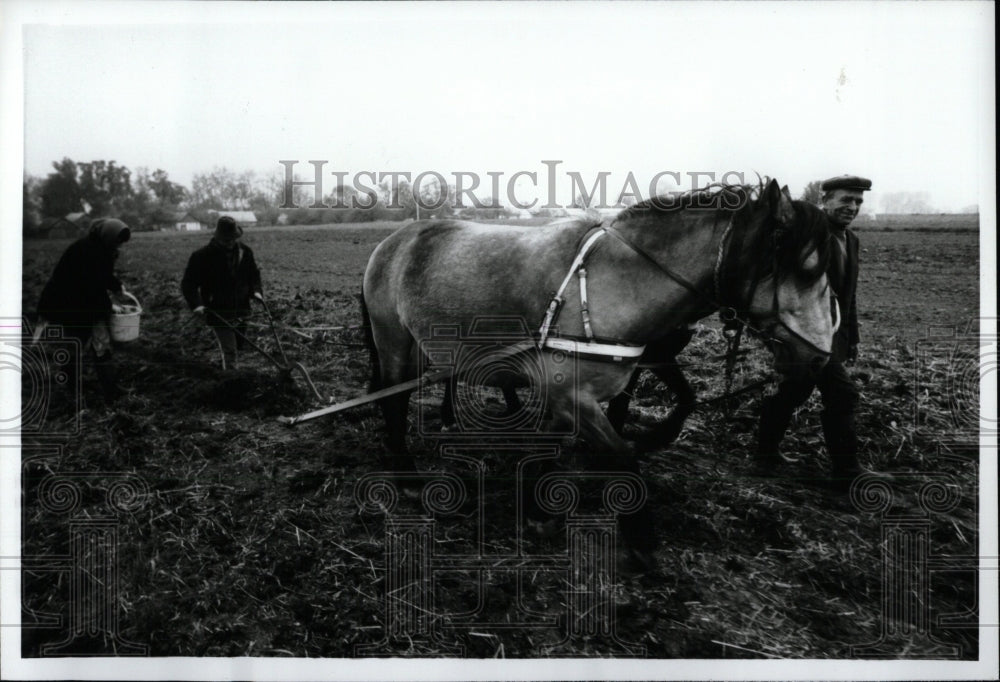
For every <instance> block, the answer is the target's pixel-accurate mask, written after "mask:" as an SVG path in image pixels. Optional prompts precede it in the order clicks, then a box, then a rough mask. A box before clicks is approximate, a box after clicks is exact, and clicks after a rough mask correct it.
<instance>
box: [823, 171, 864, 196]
mask: <svg viewBox="0 0 1000 682" xmlns="http://www.w3.org/2000/svg"><path fill="white" fill-rule="evenodd" d="M819 188H820V189H821V190H823V191H824V192H832V191H833V190H835V189H857V190H861V191H862V192H867V191H868V190H870V189H871V188H872V181H871V180H869V179H868V178H862V177H859V176H857V175H838V176H837V177H835V178H830V179H828V180H824V181H823V184H821V185H820V186H819Z"/></svg>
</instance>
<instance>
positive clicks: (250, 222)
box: [208, 210, 257, 227]
mask: <svg viewBox="0 0 1000 682" xmlns="http://www.w3.org/2000/svg"><path fill="white" fill-rule="evenodd" d="M208 216H209V218H210V225H211V226H212V227H215V223H217V222H218V220H219V218H221V217H222V216H229V217H230V218H232V219H233V220H235V221H236V224H237V225H239V226H240V227H256V226H257V216H256V215H254V212H253V211H214V210H213V211H209V212H208Z"/></svg>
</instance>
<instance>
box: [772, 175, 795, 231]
mask: <svg viewBox="0 0 1000 682" xmlns="http://www.w3.org/2000/svg"><path fill="white" fill-rule="evenodd" d="M766 195H767V198H768V202H769V203H770V206H771V215H773V216H774V219H775V220H777V221H778V222H779V223H781V224H782V225H787V226H791V224H792V223H793V222H794V220H795V207H794V206H792V197H791V195H790V194H789V193H788V185H785V186H784V187H782V188H781V189H778V181H777V180H771V182H770V183H768V185H767V190H766Z"/></svg>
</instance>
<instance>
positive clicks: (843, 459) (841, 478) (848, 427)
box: [821, 412, 871, 492]
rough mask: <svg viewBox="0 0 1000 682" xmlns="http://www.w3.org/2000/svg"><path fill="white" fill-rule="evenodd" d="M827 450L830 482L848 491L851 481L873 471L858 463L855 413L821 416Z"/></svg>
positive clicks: (824, 414)
mask: <svg viewBox="0 0 1000 682" xmlns="http://www.w3.org/2000/svg"><path fill="white" fill-rule="evenodd" d="M821 420H822V423H823V437H824V439H825V440H826V451H827V454H828V455H829V456H830V484H831V486H832V487H833V488H834V489H836V490H841V491H844V492H846V491H847V490H849V489H850V487H851V482H852V481H854V479H856V478H857V477H858V476H861V475H862V474H867V473H871V472H869V471H868V470H867V469H865V468H864V467H862V466H861V465H860V464H859V463H858V435H857V432H856V431H855V428H854V415H852V414H827V413H826V412H824V413H823V415H822V417H821Z"/></svg>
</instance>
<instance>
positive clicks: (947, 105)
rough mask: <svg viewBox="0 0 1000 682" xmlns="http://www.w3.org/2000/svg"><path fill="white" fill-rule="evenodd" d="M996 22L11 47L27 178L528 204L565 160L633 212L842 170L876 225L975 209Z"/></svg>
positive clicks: (257, 31)
mask: <svg viewBox="0 0 1000 682" xmlns="http://www.w3.org/2000/svg"><path fill="white" fill-rule="evenodd" d="M992 17H993V10H992V8H991V7H990V6H988V5H985V4H977V3H957V2H956V3H945V4H936V3H844V4H840V3H836V4H806V3H801V4H800V3H781V4H778V5H770V4H757V3H753V4H733V3H704V4H698V5H691V4H686V3H653V2H651V3H641V4H621V3H615V4H613V5H612V4H605V3H581V4H578V3H546V4H542V3H516V4H506V3H489V4H486V3H482V4H471V5H454V4H440V3H434V4H407V5H402V6H400V5H388V4H383V3H375V4H371V5H340V4H337V5H334V6H327V5H323V6H320V5H313V4H307V5H305V6H298V7H280V6H276V5H272V4H270V3H257V4H253V5H249V6H247V5H243V6H233V5H229V4H224V3H206V4H197V5H193V6H192V5H190V4H187V3H167V4H166V5H159V4H157V3H140V4H138V5H137V4H130V5H128V6H126V7H124V8H122V11H119V10H115V11H112V12H110V13H105V14H100V13H91V12H85V11H82V8H80V7H78V6H77V7H76V9H74V6H73V5H68V6H67V10H66V13H65V14H59V15H57V20H56V21H55V22H53V20H52V17H49V18H48V20H47V21H48V22H49V23H47V24H46V25H30V24H29V25H28V26H26V27H25V33H24V48H25V49H24V80H25V89H24V100H25V108H24V112H25V137H24V143H25V147H24V153H25V157H24V167H25V169H26V171H27V172H29V173H31V174H35V175H45V174H46V173H48V172H49V171H50V170H51V162H52V161H53V160H58V159H61V158H63V157H70V158H72V159H74V160H76V161H90V160H94V159H107V160H110V159H114V160H116V161H118V162H119V163H121V164H124V165H126V166H128V167H129V168H132V169H135V168H137V167H140V166H146V167H149V168H150V169H155V168H163V169H164V170H166V171H168V172H169V173H170V175H171V177H172V178H173V179H174V180H175V181H179V182H181V183H183V184H185V185H188V186H190V182H191V178H192V175H193V174H195V173H198V172H204V171H208V170H211V169H212V168H213V166H226V167H228V168H230V169H233V170H240V171H241V170H248V169H253V170H256V171H258V172H276V171H279V170H280V169H281V166H279V164H278V160H279V159H299V160H301V161H302V164H301V166H300V168H299V170H300V172H301V173H303V174H308V173H309V172H310V167H309V166H308V165H307V164H306V163H305V162H306V160H308V159H325V160H328V161H329V164H328V165H327V167H326V169H327V170H338V171H345V172H348V173H350V174H353V173H355V172H358V171H362V170H374V171H408V172H411V173H413V174H416V173H419V172H421V171H425V170H436V171H439V172H442V173H445V174H450V173H454V172H456V171H471V172H479V173H485V172H486V171H501V172H504V173H505V174H506V175H507V176H508V177H509V176H510V174H513V173H514V172H516V171H519V170H526V171H534V172H536V173H538V174H539V184H544V177H545V173H546V169H545V166H543V165H542V164H541V161H542V160H561V161H563V164H562V165H561V166H560V167H559V173H560V177H561V178H564V177H565V176H564V175H563V173H564V172H565V171H578V172H580V173H581V174H582V176H583V178H584V179H586V180H588V184H589V182H591V181H592V179H593V178H594V176H595V174H596V173H597V172H598V171H602V170H603V171H609V172H610V173H611V176H610V178H609V180H608V186H609V193H617V192H618V190H619V189H620V188H621V185H622V184H623V182H624V181H625V178H626V175H627V174H628V173H629V172H632V173H633V174H634V176H635V177H636V178H637V180H638V182H639V185H640V187H642V189H643V192H646V187H647V186H648V183H649V180H650V179H651V178H652V176H653V175H654V174H656V173H657V172H661V171H673V172H678V173H681V174H682V179H683V180H684V181H685V182H687V181H688V178H687V176H686V175H684V174H686V173H689V172H694V171H714V172H716V173H722V172H725V171H729V170H736V171H743V172H746V173H748V174H749V176H750V177H753V175H752V173H753V171H758V172H760V173H761V174H767V175H771V176H774V177H777V178H778V179H779V180H781V181H782V182H786V183H788V184H789V185H790V186H791V188H792V190H793V192H795V193H796V194H797V193H798V192H799V191H801V189H802V187H803V186H804V185H805V183H806V182H808V181H809V180H813V179H819V178H824V177H828V176H831V175H836V174H840V173H845V172H851V173H858V174H862V175H866V176H868V177H871V178H872V179H873V180H874V184H875V191H874V192H873V193H872V195H871V197H870V198H871V200H872V201H871V202H870V203H872V204H874V205H876V206H877V205H878V199H879V196H880V195H882V194H883V193H886V192H896V191H904V190H911V191H919V190H924V191H927V192H930V200H931V203H932V204H933V205H934V206H935V207H938V208H941V209H943V210H958V209H961V208H962V207H965V206H968V205H970V204H976V203H979V202H980V201H981V199H980V198H979V197H978V196H977V190H978V188H979V186H980V180H981V178H980V176H979V172H980V169H981V167H982V165H983V160H982V158H981V157H980V155H981V154H986V153H992V144H990V145H988V147H987V146H984V143H983V140H982V137H981V134H982V132H983V129H984V128H983V121H984V117H985V116H986V112H988V111H992V107H993V91H992V71H991V70H990V69H991V66H990V64H991V61H992V59H993V53H992V44H991V43H989V36H990V35H991V26H992V23H993V22H992ZM111 21H113V22H116V24H111V23H109V22H111ZM60 22H61V23H63V24H64V25H54V24H58V23H60ZM81 24H89V25H81ZM348 177H350V176H348ZM328 181H329V182H330V183H331V184H332V183H333V180H332V177H331V178H329V180H328ZM670 182H672V180H671V181H670ZM522 185H523V183H522ZM568 187H569V185H568V182H566V181H564V180H560V189H559V194H560V197H564V196H565V191H566V188H568ZM614 198H615V197H611V200H612V201H613V200H614Z"/></svg>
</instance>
